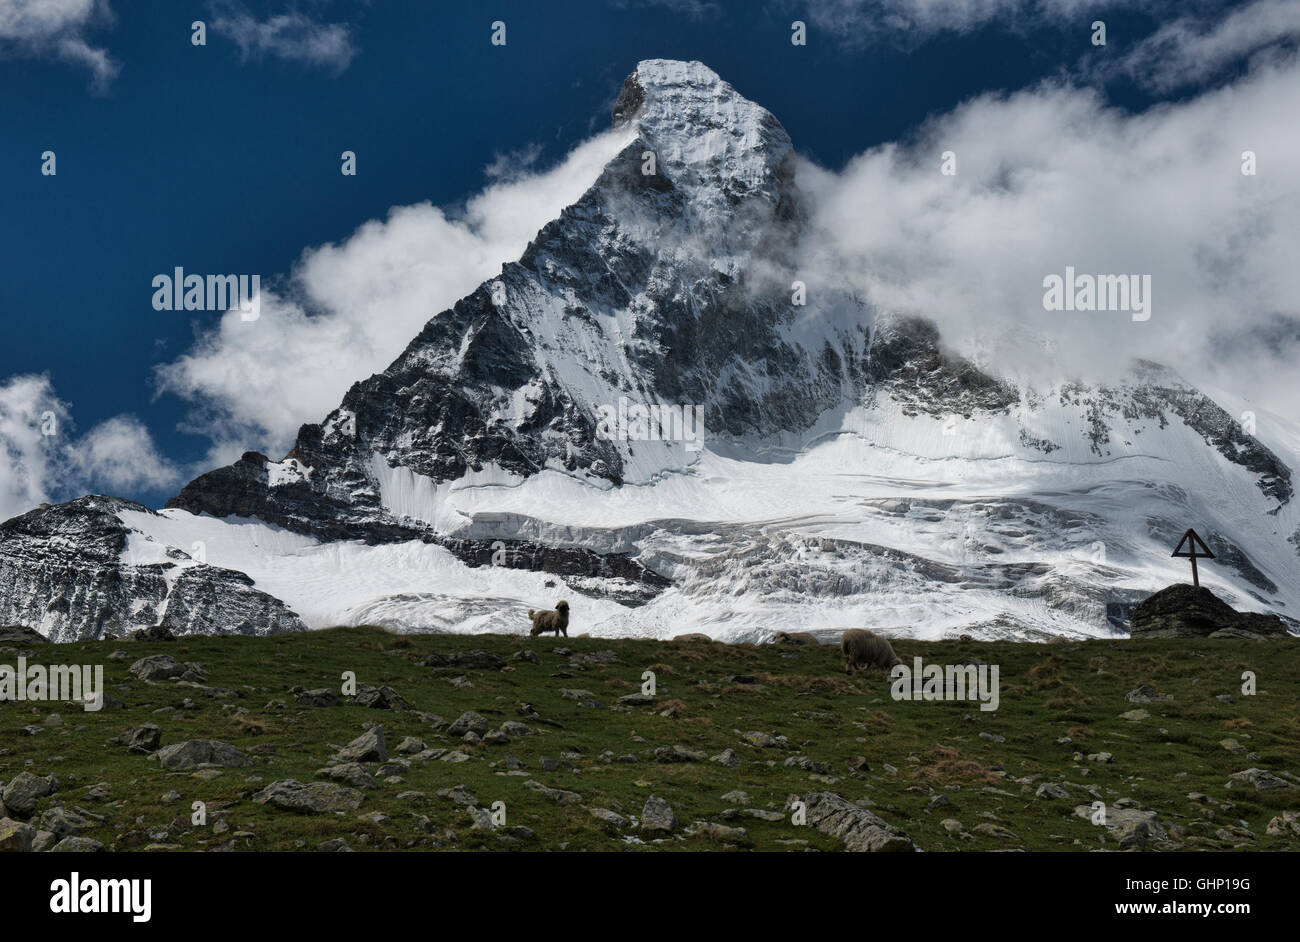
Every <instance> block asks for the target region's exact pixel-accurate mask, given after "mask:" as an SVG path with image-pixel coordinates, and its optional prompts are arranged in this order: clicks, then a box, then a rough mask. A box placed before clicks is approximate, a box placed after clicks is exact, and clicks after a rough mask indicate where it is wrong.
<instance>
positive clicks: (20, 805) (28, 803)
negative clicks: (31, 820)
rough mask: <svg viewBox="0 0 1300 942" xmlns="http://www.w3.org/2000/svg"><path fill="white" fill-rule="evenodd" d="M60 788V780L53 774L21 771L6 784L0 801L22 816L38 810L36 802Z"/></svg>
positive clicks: (0, 795) (10, 810) (11, 812)
mask: <svg viewBox="0 0 1300 942" xmlns="http://www.w3.org/2000/svg"><path fill="white" fill-rule="evenodd" d="M58 790H59V782H58V780H57V779H56V778H55V777H54V776H53V775H34V774H32V773H31V772H19V773H18V774H17V775H15V776H14V777H13V780H12V781H10V782H9V784H8V785H6V786H5V789H4V792H3V794H0V801H3V802H4V806H5V808H7V809H8V810H9V813H10V814H16V815H19V816H21V817H24V818H25V817H27V816H29V815H30V814H31V813H32V812H33V811H35V810H36V802H37V801H38V800H39V799H41V798H44V797H45V796H46V795H52V794H54V793H55V792H56V791H58Z"/></svg>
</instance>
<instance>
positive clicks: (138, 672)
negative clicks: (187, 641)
mask: <svg viewBox="0 0 1300 942" xmlns="http://www.w3.org/2000/svg"><path fill="white" fill-rule="evenodd" d="M187 670H188V668H187V667H186V666H185V665H184V664H182V663H181V662H180V661H178V660H176V658H174V657H172V656H171V655H170V654H151V655H149V656H148V657H142V658H140V660H138V661H136V662H135V663H134V664H132V665H131V666H130V667H128V668H127V671H128V672H129V673H132V674H134V675H135V676H136V677H139V678H140V679H141V680H170V679H171V678H173V677H180V676H181V675H182V674H184V673H185V672H186V671H187Z"/></svg>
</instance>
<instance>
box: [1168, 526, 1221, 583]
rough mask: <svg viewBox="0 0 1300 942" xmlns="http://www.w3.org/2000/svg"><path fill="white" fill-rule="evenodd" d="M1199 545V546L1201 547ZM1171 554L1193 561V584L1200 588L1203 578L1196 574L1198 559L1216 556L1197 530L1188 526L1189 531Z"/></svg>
mask: <svg viewBox="0 0 1300 942" xmlns="http://www.w3.org/2000/svg"><path fill="white" fill-rule="evenodd" d="M1184 546H1185V547H1187V549H1183V547H1184ZM1197 547H1199V549H1198V548H1197ZM1170 555H1171V556H1181V557H1183V558H1185V559H1190V560H1191V561H1192V585H1193V586H1195V587H1196V588H1198V589H1199V588H1200V587H1201V580H1200V578H1199V577H1198V576H1197V574H1196V561H1197V560H1198V559H1213V558H1214V554H1213V553H1211V552H1210V548H1209V547H1208V546H1206V545H1205V541H1204V540H1202V539H1201V538H1200V536H1199V535H1197V533H1196V531H1195V530H1193V529H1192V528H1191V527H1188V528H1187V532H1186V533H1184V534H1183V538H1182V539H1181V540H1179V541H1178V545H1177V546H1176V547H1174V551H1173V553H1171V554H1170Z"/></svg>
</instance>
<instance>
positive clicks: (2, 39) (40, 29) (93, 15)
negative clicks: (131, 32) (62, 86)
mask: <svg viewBox="0 0 1300 942" xmlns="http://www.w3.org/2000/svg"><path fill="white" fill-rule="evenodd" d="M112 18H113V14H112V11H111V10H110V9H109V6H108V2H107V0H0V54H9V55H23V56H32V57H39V58H54V59H58V60H61V61H63V62H68V63H71V64H73V65H78V66H81V67H83V68H86V69H89V70H90V75H91V87H92V88H93V89H95V90H96V91H103V90H105V89H106V88H107V87H108V85H109V83H110V82H112V80H113V78H114V77H115V76H116V75H117V73H118V71H119V70H120V68H121V67H120V66H119V65H118V63H117V62H116V61H115V60H114V59H113V58H112V57H111V56H110V55H109V54H108V52H107V50H105V49H102V48H100V47H99V46H96V45H93V44H92V43H91V41H90V39H89V38H87V34H88V33H89V32H90V31H91V30H92V29H94V28H95V27H96V26H99V25H102V24H104V23H107V22H111V21H112Z"/></svg>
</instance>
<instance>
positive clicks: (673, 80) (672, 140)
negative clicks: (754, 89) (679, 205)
mask: <svg viewBox="0 0 1300 942" xmlns="http://www.w3.org/2000/svg"><path fill="white" fill-rule="evenodd" d="M628 123H633V124H635V126H636V129H637V131H638V133H639V135H640V138H641V140H642V141H643V142H644V143H645V144H646V146H647V147H648V148H649V149H650V151H651V152H653V153H654V155H655V161H656V162H657V164H658V166H659V172H661V173H663V174H664V175H665V176H667V177H668V179H669V180H670V181H672V182H673V183H674V184H677V185H685V186H690V187H693V188H698V187H709V186H716V187H719V188H721V189H722V190H723V191H725V192H726V193H728V194H729V195H731V196H732V197H734V198H738V197H741V196H747V195H758V194H761V195H764V196H766V197H767V198H769V199H771V200H775V199H777V198H779V193H780V185H781V181H782V178H783V177H788V174H789V170H788V168H786V167H785V164H786V162H787V161H788V160H789V158H790V155H791V144H790V136H789V135H788V134H787V133H786V131H785V128H783V127H781V124H780V122H779V121H777V120H776V118H775V117H773V116H772V114H771V112H769V111H767V109H765V108H763V107H761V106H760V105H757V104H755V103H754V102H752V101H749V100H748V99H747V98H745V97H744V96H742V95H740V94H739V93H738V92H737V91H736V90H735V89H734V88H732V87H731V86H730V85H729V84H727V83H726V82H724V81H723V80H722V79H721V78H719V77H718V75H717V73H716V72H714V71H713V70H712V69H710V68H708V67H707V66H705V65H704V64H703V63H700V62H679V61H675V60H670V59H647V60H645V61H644V62H641V63H640V64H638V65H637V68H636V71H634V72H633V73H632V74H631V75H629V76H628V78H627V81H626V82H625V83H624V84H623V91H622V93H621V94H620V95H619V98H618V101H617V103H616V104H615V106H614V126H615V127H619V126H622V125H624V124H628Z"/></svg>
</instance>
